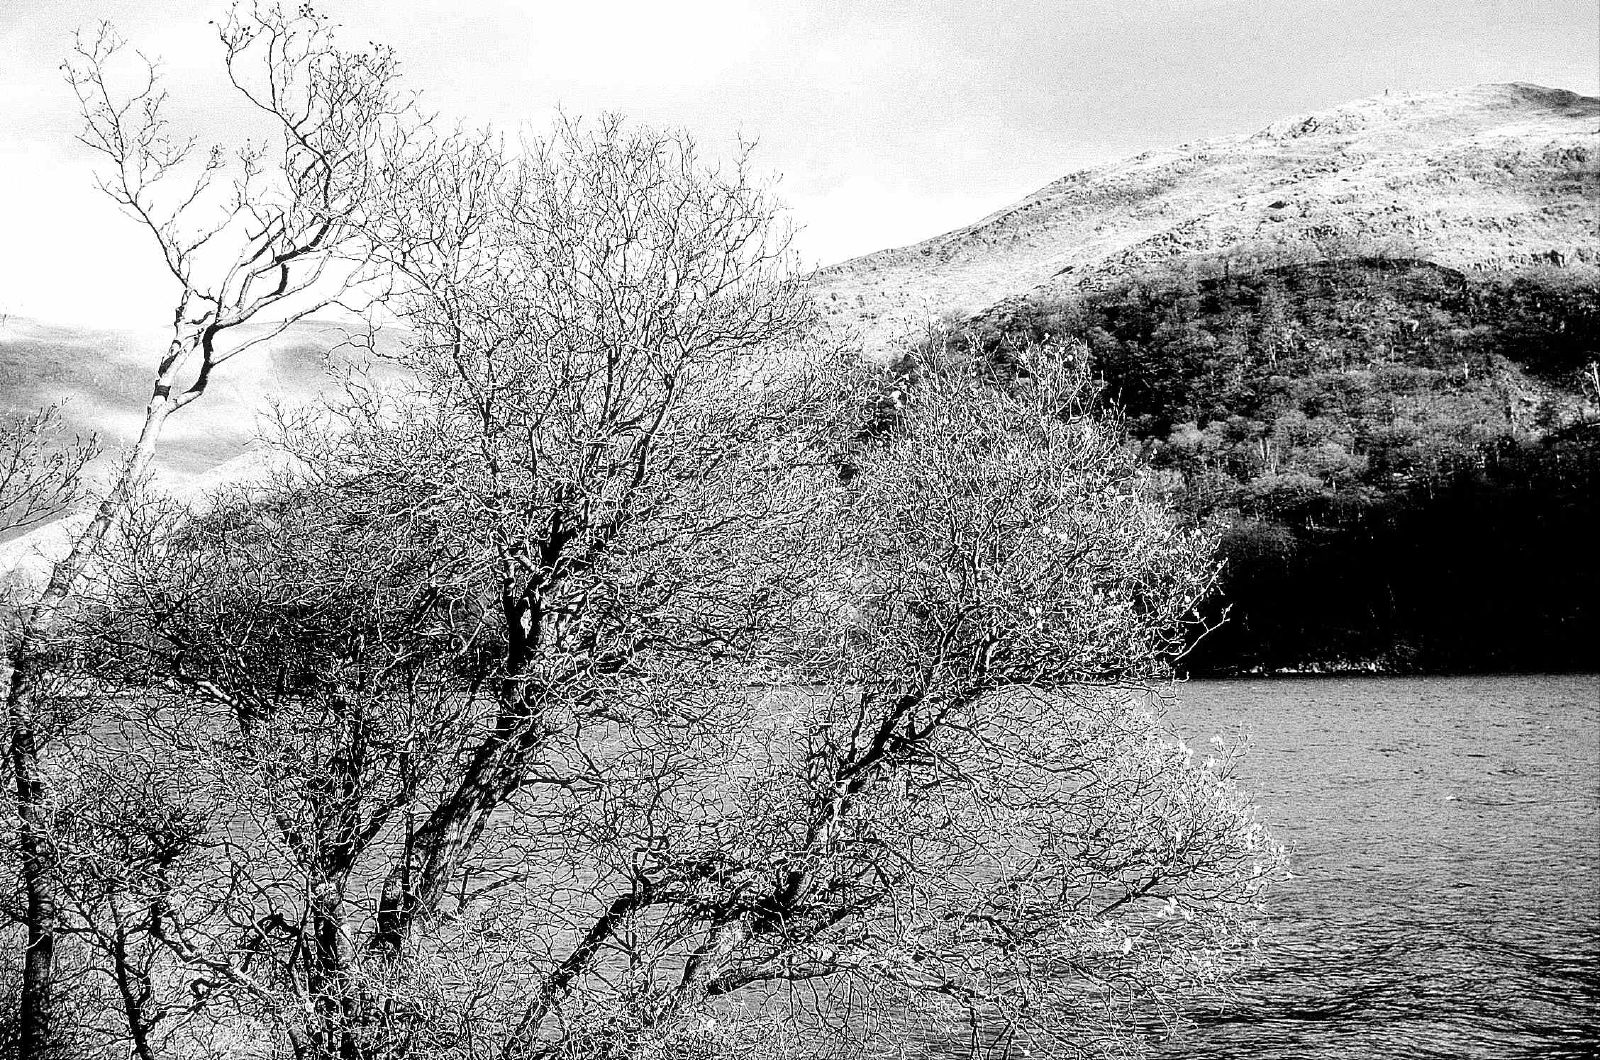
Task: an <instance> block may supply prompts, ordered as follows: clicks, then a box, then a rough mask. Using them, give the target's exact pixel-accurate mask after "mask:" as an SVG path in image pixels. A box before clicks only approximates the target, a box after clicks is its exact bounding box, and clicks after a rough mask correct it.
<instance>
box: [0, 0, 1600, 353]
mask: <svg viewBox="0 0 1600 1060" xmlns="http://www.w3.org/2000/svg"><path fill="white" fill-rule="evenodd" d="M318 6H319V9H321V10H324V11H326V12H327V13H328V14H329V15H330V16H332V17H333V18H334V20H335V21H336V22H338V23H339V25H340V26H341V33H342V39H344V40H346V41H348V42H350V43H352V44H360V43H364V42H366V41H369V40H374V41H380V42H383V43H385V44H388V45H391V46H393V47H394V48H395V49H396V51H397V52H398V54H399V57H400V59H401V62H402V64H403V69H404V74H405V80H406V83H407V84H408V85H409V87H411V88H413V89H415V90H417V91H418V92H420V93H421V96H422V99H423V101H424V104H425V106H427V107H428V108H429V109H431V110H434V111H437V112H438V113H439V114H441V115H442V116H444V117H445V118H447V119H448V120H450V121H452V122H454V121H460V122H462V123H465V124H467V125H471V126H480V125H492V126H495V127H499V128H503V129H508V130H515V129H518V128H521V127H528V128H532V129H533V130H535V131H538V130H540V129H542V128H546V127H548V124H549V122H550V120H551V117H552V116H553V114H554V113H555V108H557V107H560V108H561V109H563V110H564V111H566V112H567V113H569V114H575V115H593V114H597V113H599V112H602V111H618V112H621V113H623V114H625V115H627V116H629V117H631V118H635V119H638V120H640V121H644V122H647V123H650V124H653V125H657V126H666V127H673V128H682V129H686V130H688V131H689V132H691V133H692V134H694V136H695V137H696V139H697V140H698V141H699V143H700V144H701V145H702V147H703V149H704V150H705V151H706V152H707V153H708V154H712V155H715V154H718V153H726V152H727V151H728V150H729V149H730V148H731V147H732V145H733V144H734V142H735V140H736V138H737V137H739V136H744V137H747V138H753V139H755V140H756V141H757V142H758V144H759V146H758V149H757V152H756V156H755V161H756V165H757V167H758V168H759V169H760V170H762V171H764V172H766V173H767V174H770V175H772V176H773V177H775V178H777V179H778V180H779V184H778V191H779V195H780V197H781V198H782V199H783V200H784V201H785V202H786V203H787V205H788V207H789V209H790V211H791V215H792V218H793V220H794V222H795V223H796V224H797V225H798V226H799V228H800V235H799V247H800V251H801V253H802V255H803V258H804V260H805V261H806V263H807V264H808V265H810V264H827V263H831V262H834V261H839V260H843V259H846V258H849V257H853V256H855V255H858V254H863V253H868V252H870V251H873V250H877V249H881V248H884V247H889V246H899V245H904V244H907V243H912V242H916V241H918V240H921V239H924V238H927V237H930V236H933V235H937V234H939V233H940V232H944V231H948V230H950V229H952V228H956V227H960V226H962V225H964V224H967V223H970V222H972V221H975V220H977V219H978V218H980V217H982V216H984V215H986V214H988V213H990V212H992V211H994V210H997V209H999V208H1001V207H1003V206H1005V205H1006V204H1008V203H1010V202H1013V201H1015V200H1016V199H1018V198H1021V197H1022V196H1024V195H1026V194H1027V193H1029V192H1031V191H1033V190H1034V189H1036V188H1038V187H1041V186H1042V185H1044V184H1047V183H1049V182H1050V181H1052V180H1054V179H1056V178H1058V177H1061V176H1063V175H1065V174H1067V173H1069V172H1072V171H1074V170H1077V169H1081V168H1084V167H1085V166H1089V165H1093V164H1096V163H1099V162H1106V161H1111V160H1114V159H1117V158H1121V157H1125V156H1128V155H1133V154H1137V153H1139V152H1141V151H1144V150H1148V149H1151V148H1156V147H1161V146H1166V145H1171V144H1176V143H1184V142H1189V141H1193V140H1199V139H1204V138H1207V137H1213V136H1220V135H1231V134H1237V133H1248V132H1251V131H1254V130H1255V129H1257V128H1260V127H1261V126H1264V125H1266V124H1268V123H1270V122H1273V121H1276V120H1278V119H1280V118H1283V117H1287V116H1289V115H1293V114H1298V113H1303V112H1306V111H1311V110H1317V109H1321V108H1324V107H1328V106H1332V105H1337V104H1339V103H1343V102H1346V101H1348V100H1351V99H1358V98H1362V97H1366V96H1374V95H1381V94H1382V93H1383V92H1384V91H1386V90H1388V91H1394V92H1402V91H1432V90H1440V89H1449V88H1457V87H1465V86H1468V85H1473V84H1479V83H1483V82H1497V81H1529V82H1533V83H1536V84H1541V85H1546V86H1551V87H1557V88H1568V89H1572V90H1574V91H1578V92H1583V93H1585V94H1590V95H1595V94H1600V0H321V2H320V3H319V5H318ZM223 8H224V2H223V0H0V251H3V253H0V317H3V316H4V315H5V314H13V315H16V316H18V317H29V318H34V319H38V320H42V321H46V322H50V323H56V324H63V325H71V326H89V327H123V328H143V327H159V326H161V325H163V324H165V323H166V322H167V321H168V320H170V316H171V311H172V310H171V307H172V303H173V291H172V281H171V280H170V279H168V278H166V277H165V276H164V275H163V274H162V272H161V270H160V268H159V263H158V262H157V260H156V259H155V257H154V249H153V245H151V244H150V243H149V242H148V236H143V235H142V234H141V233H140V232H139V230H138V229H137V228H136V227H135V226H134V225H133V224H132V223H131V222H130V221H128V220H126V219H125V218H122V217H121V216H120V215H118V213H117V212H116V210H115V208H114V207H112V206H111V205H110V204H109V203H108V202H106V201H105V199H104V198H103V196H101V195H100V194H99V193H98V192H97V191H96V190H95V189H94V187H93V183H92V179H91V175H92V171H93V166H94V158H93V156H92V155H91V154H90V152H89V151H88V150H87V149H85V148H84V147H82V146H81V145H79V144H77V143H76V142H75V140H74V136H75V134H76V132H77V129H78V125H79V119H78V116H77V112H76V109H75V108H76V101H75V100H74V98H73V96H72V94H71V92H70V90H69V89H68V88H67V86H66V84H65V83H64V82H63V80H62V78H61V76H60V73H59V69H58V68H59V65H60V62H61V60H62V58H63V57H64V56H65V55H66V54H67V53H68V52H69V51H70V48H71V43H72V34H73V31H74V30H75V29H77V28H79V27H93V26H94V25H96V24H97V23H98V22H99V21H100V20H109V21H110V22H112V23H113V24H114V25H115V26H116V27H117V28H118V30H119V31H120V32H121V33H122V34H123V35H124V36H125V37H127V38H128V39H129V40H130V41H131V42H132V43H133V44H135V45H136V46H137V47H139V48H140V49H142V50H143V51H145V52H146V53H148V54H151V55H153V56H160V57H161V58H162V60H163V63H164V70H165V73H166V76H167V79H168V88H169V91H170V94H171V100H172V107H173V111H172V116H173V119H174V122H175V123H176V124H177V125H179V126H180V127H188V128H191V129H192V130H193V131H194V132H195V134H196V135H198V136H199V137H200V138H201V139H202V141H220V142H222V143H225V144H226V143H231V142H234V137H235V136H236V135H237V132H238V130H239V128H240V127H241V126H240V124H239V123H240V120H241V118H240V115H241V113H242V112H241V111H240V110H238V109H237V107H236V105H235V103H234V102H233V101H232V100H230V99H229V98H228V93H227V91H226V83H225V82H224V81H222V80H221V74H220V61H219V56H220V51H219V48H218V45H217V44H216V41H215V38H214V36H213V32H214V31H213V30H212V28H211V27H210V26H209V25H208V21H209V20H211V19H214V18H217V17H219V15H220V13H221V12H222V10H223Z"/></svg>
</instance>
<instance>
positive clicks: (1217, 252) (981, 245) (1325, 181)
mask: <svg viewBox="0 0 1600 1060" xmlns="http://www.w3.org/2000/svg"><path fill="white" fill-rule="evenodd" d="M1597 130H1600V99H1595V98H1592V97H1586V96H1579V95H1576V94H1574V93H1571V92H1566V91H1562V90H1558V89H1549V88H1540V87H1538V86H1534V85H1524V84H1511V85H1485V86H1479V87H1477V88H1471V89H1464V90H1460V91H1454V92H1445V93H1437V94H1426V95H1396V96H1384V97H1379V98H1376V99H1369V100H1362V101H1359V102H1355V103H1350V104H1347V105H1345V106H1342V107H1338V108H1335V109H1333V110H1330V111H1325V112H1321V113H1318V114H1313V115H1308V116H1302V117H1297V118H1291V119H1287V120H1285V121H1280V122H1277V123H1275V124H1273V125H1271V126H1269V127H1267V128H1265V129H1263V130H1261V131H1259V132H1257V133H1255V134H1253V135H1247V136H1236V137H1230V138H1225V139H1217V140H1210V141H1206V142H1203V143H1196V144H1185V145H1182V146H1179V147H1175V148H1171V149H1168V150H1162V151H1154V152H1150V153H1147V154H1144V155H1140V156H1138V157H1137V158H1133V159H1129V160H1127V161H1124V162H1117V163H1113V164H1110V165H1105V166H1100V167H1096V168H1093V169H1087V170H1084V171H1082V172H1079V173H1074V174H1071V175H1069V176H1066V177H1063V178H1062V179H1061V180H1058V181H1056V182H1054V183H1052V184H1050V185H1047V186H1046V187H1044V188H1041V189H1039V190H1038V191H1037V192H1035V193H1033V194H1032V195H1029V196H1027V197H1026V198H1024V199H1023V200H1022V201H1020V202H1018V203H1016V204H1014V205H1013V206H1010V207H1008V208H1006V209H1004V210H1001V211H1000V212H998V213H995V214H992V215H990V216H989V217H986V218H983V219H982V220H980V221H978V222H976V223H975V224H972V225H969V226H967V227H965V228H960V229H957V230H955V231H953V232H948V233H946V234H944V235H941V236H937V237H935V238H933V239H929V240H926V241H924V242H922V243H917V244H914V245H912V246H909V247H901V248H898V249H894V250H885V251H880V252H878V253H875V254H869V255H866V256H865V257H861V258H856V259H854V260H852V261H848V262H845V263H843V264H841V265H836V266H833V267H831V268H828V269H824V270H822V272H821V273H819V275H818V281H819V284H820V286H821V288H822V290H823V292H824V297H825V299H826V300H827V301H828V303H829V307H830V309H831V311H832V313H833V316H834V319H836V320H839V321H840V322H843V323H852V324H859V325H861V326H862V327H863V328H864V330H865V331H866V333H867V335H868V340H869V345H871V346H874V347H876V348H878V349H880V350H881V349H882V348H883V347H884V346H885V345H886V344H892V343H894V342H895V341H897V340H902V341H903V340H904V338H905V337H907V336H908V335H914V334H916V333H918V332H919V331H921V330H922V328H923V327H924V326H925V324H926V322H927V320H928V319H929V318H930V317H944V316H949V315H951V314H954V315H957V316H965V315H970V314H972V313H976V312H979V311H982V310H985V309H987V308H989V307H991V306H993V305H994V304H995V303H997V302H1002V301H1005V300H1013V299H1021V298H1027V297H1034V298H1060V297H1063V296H1066V295H1068V294H1071V293H1072V292H1074V291H1078V290H1083V289H1094V288H1096V287H1100V286H1103V285H1106V284H1110V283H1115V282H1117V281H1118V280H1120V279H1123V278H1126V277H1128V276H1129V275H1136V274H1138V273H1140V272H1143V271H1145V270H1147V269H1149V268H1151V267H1155V266H1165V265H1166V264H1167V263H1169V262H1172V261H1173V260H1182V259H1190V260H1201V261H1204V260H1208V259H1209V260H1211V261H1214V262H1219V263H1222V262H1236V263H1238V264H1239V266H1240V267H1245V268H1249V267H1254V266H1259V265H1267V266H1274V265H1280V264H1285V263H1292V262H1299V261H1307V260H1318V259H1322V258H1329V257H1335V258H1337V257H1352V256H1374V255H1387V256H1395V257H1409V258H1424V259H1427V260H1429V261H1433V262H1435V263H1437V264H1440V265H1444V266H1447V267H1450V268H1455V269H1461V270H1468V271H1471V270H1515V269H1521V268H1526V267H1529V266H1534V265H1553V266H1557V267H1565V268H1568V269H1575V270H1580V271H1587V270H1590V269H1593V268H1596V267H1600V135H1597Z"/></svg>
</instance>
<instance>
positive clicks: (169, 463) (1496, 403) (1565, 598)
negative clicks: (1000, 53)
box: [0, 84, 1600, 673]
mask: <svg viewBox="0 0 1600 1060" xmlns="http://www.w3.org/2000/svg"><path fill="white" fill-rule="evenodd" d="M815 283H816V289H817V292H818V294H819V296H820V298H821V300H822V304H823V306H824V309H825V311H826V313H827V315H828V317H829V319H831V320H832V321H834V322H835V323H837V324H840V325H844V326H845V327H847V328H855V329H858V330H859V332H860V335H861V337H862V340H863V342H864V344H865V349H866V352H867V354H868V355H869V356H873V357H877V358H880V359H887V358H891V357H894V356H896V355H897V354H900V353H903V352H905V351H906V350H908V349H911V348H913V347H914V346H915V344H916V343H917V342H919V341H925V339H926V336H927V331H928V329H927V326H928V323H929V320H930V319H934V318H938V319H943V320H946V321H955V322H957V323H959V324H960V325H961V326H960V327H959V328H957V329H956V330H955V331H954V332H951V333H949V337H948V338H947V339H945V340H944V341H951V342H955V343H958V344H963V345H970V346H975V347H976V348H978V349H980V350H981V352H983V353H984V354H985V355H989V356H996V355H1003V354H1004V351H1005V349H1006V348H1007V347H1008V346H1010V345H1013V344H1017V343H1021V342H1024V341H1027V340H1028V339H1036V338H1040V337H1043V336H1045V335H1049V336H1052V337H1055V338H1060V337H1063V336H1066V337H1070V338H1073V339H1076V340H1078V341H1081V342H1082V343H1084V344H1085V345H1086V346H1087V347H1088V348H1089V351H1090V356H1091V360H1092V366H1093V370H1094V371H1095V373H1096V374H1097V375H1098V376H1099V377H1101V378H1103V379H1104V380H1105V384H1106V390H1105V395H1106V402H1107V407H1108V408H1115V409H1116V410H1118V412H1119V413H1122V414H1126V416H1127V418H1128V425H1129V428H1130V431H1131V433H1132V434H1133V435H1134V437H1135V438H1136V439H1137V440H1138V442H1139V443H1140V444H1141V445H1142V446H1143V448H1144V451H1145V455H1146V458H1147V459H1148V461H1149V464H1150V466H1151V467H1152V469H1153V470H1154V472H1155V473H1157V474H1158V475H1160V476H1162V477H1163V480H1164V481H1165V482H1166V483H1167V490H1168V493H1169V496H1170V498H1171V500H1172V503H1173V504H1174V505H1175V506H1176V507H1177V508H1178V509H1179V510H1181V511H1182V512H1183V513H1184V514H1185V515H1186V516H1187V517H1188V518H1191V519H1193V520H1195V521H1197V522H1209V523H1211V524H1213V525H1215V526H1217V527H1218V529H1219V533H1221V535H1222V541H1223V553H1224V556H1225V558H1226V560H1227V573H1226V575H1225V583H1224V595H1222V596H1219V597H1218V598H1216V599H1215V600H1213V601H1212V602H1211V603H1210V604H1209V605H1208V609H1209V612H1210V617H1211V618H1213V619H1220V618H1221V617H1222V615H1223V613H1224V611H1229V621H1228V622H1227V624H1226V625H1225V626H1223V628H1222V629H1221V630H1220V631H1219V632H1217V633H1215V634H1213V635H1211V636H1209V637H1207V638H1206V639H1205V640H1204V642H1203V643H1202V644H1201V645H1200V646H1199V647H1198V648H1197V650H1196V652H1195V653H1194V655H1193V656H1192V657H1191V662H1192V664H1193V665H1194V666H1195V667H1196V668H1198V669H1201V670H1205V671H1208V672H1221V673H1229V672H1238V671H1239V670H1244V669H1253V670H1277V669H1317V668H1338V667H1352V666H1353V667H1363V668H1382V669H1456V670H1459V669H1473V668H1491V669H1537V668H1570V667H1572V666H1585V665H1590V666H1592V647H1591V646H1592V644H1593V643H1594V642H1595V640H1596V638H1597V637H1600V618H1597V611H1596V607H1595V604H1594V601H1595V600H1596V599H1597V598H1600V558H1597V554H1596V552H1595V550H1594V549H1593V548H1592V547H1591V546H1589V545H1588V539H1589V537H1590V536H1591V534H1592V527H1593V526H1595V525H1597V524H1600V509H1597V504H1600V499H1597V498H1600V99H1595V98H1590V97H1584V96H1578V95H1575V94H1573V93H1571V92H1564V91H1560V90H1556V89H1546V88H1539V87H1536V86H1532V85H1523V84H1513V85H1490V86H1480V87H1478V88H1473V89H1466V90H1462V91H1457V92H1448V93H1437V94H1429V95H1410V96H1393V97H1387V96H1386V97H1382V98H1377V99H1370V100H1364V101H1359V102H1355V103H1351V104H1347V105H1345V106H1342V107H1338V108H1335V109H1333V110H1330V111H1327V112H1323V113H1318V114H1315V115H1310V116H1304V117H1298V118H1293V119H1288V120H1285V121H1281V122H1277V123H1275V124H1273V125H1271V126H1269V127H1268V128H1266V129H1263V130H1261V131H1260V132H1258V133H1255V134H1253V135H1248V136H1238V137H1231V138H1226V139H1220V140H1212V141H1208V142H1205V143H1200V144H1189V145H1183V146H1180V147H1176V148H1172V149H1170V150H1164V151H1158V152H1151V153H1148V154H1145V155H1141V156H1139V157H1138V158H1133V159H1130V160H1127V161H1124V162H1119V163H1115V164H1111V165H1106V166H1100V167H1097V168H1094V169H1089V170H1085V171H1083V172H1080V173H1075V174H1072V175H1069V176H1067V177H1064V178H1063V179H1061V180H1058V181H1056V182H1054V183H1052V184H1050V185H1048V186H1047V187H1045V188H1042V189H1040V190H1039V191H1037V192H1035V193H1034V194H1033V195H1030V196H1028V197H1026V198H1025V199H1023V200H1022V201H1021V202H1019V203H1017V204H1015V205H1014V206H1012V207H1010V208H1008V209H1006V210H1002V211H1000V212H998V213H996V214H993V215H991V216H989V217H987V218H984V219H982V220H980V221H978V222H976V223H975V224H972V225H969V226H967V227H965V228H961V229H958V230H956V231H953V232H949V233H946V234H944V235H941V236H938V237H935V238H933V239H929V240H927V241H924V242H922V243H919V244H915V245H913V246H910V247H903V248H898V249H893V250H885V251H881V252H878V253H875V254H870V255H867V256H865V257H862V258H857V259H855V260H853V261H849V262H845V263H843V264H840V265H836V266H833V267H831V268H828V269H824V270H821V271H820V272H819V273H818V274H817V275H816V277H815ZM341 338H342V336H341V334H340V333H339V331H338V329H335V328H330V327H312V326H307V327H300V328H297V329H295V330H293V331H291V332H290V333H288V334H286V335H284V336H282V337H280V338H279V339H277V340H275V341H274V343H273V344H271V345H270V346H269V347H268V348H267V349H266V350H265V351H257V354H258V355H253V356H252V357H250V358H249V359H248V360H247V361H245V362H242V363H240V364H238V365H234V366H230V367H229V369H228V370H227V371H224V372H223V373H221V374H220V375H219V377H218V380H217V382H216V383H215V384H214V386H213V393H211V394H209V395H208V396H207V399H206V400H205V401H204V402H202V403H199V404H197V405H196V406H194V407H193V408H191V409H190V410H187V411H185V412H184V413H183V414H181V415H180V416H179V417H178V418H177V419H176V420H174V421H173V423H172V424H171V426H170V428H169V436H168V443H167V444H166V445H165V447H164V451H163V456H162V474H163V476H164V477H165V478H166V480H167V481H168V482H169V483H170V484H174V485H178V486H180V487H181V486H184V485H185V484H187V488H189V489H202V488H204V487H205V486H206V485H207V484H208V483H215V482H218V481H224V480H227V479H229V478H233V477H237V476H238V475H239V474H244V473H248V470H247V468H248V465H249V462H250V460H251V459H252V458H251V457H249V456H248V455H241V454H246V450H247V448H248V446H249V443H250V440H251V438H252V437H253V435H254V433H255V431H256V429H257V426H258V424H259V423H260V420H261V416H262V414H263V413H264V411H265V410H266V407H267V405H268V403H269V401H272V400H278V401H287V402H289V403H294V402H297V401H302V400H309V399H312V398H313V397H314V396H315V395H316V393H317V392H318V391H319V390H320V388H321V387H323V386H324V385H325V379H326V377H325V375H324V374H323V371H322V367H321V366H322V363H323V360H324V357H325V351H327V350H329V349H330V348H332V347H335V346H337V345H338V344H339V342H340V340H341ZM160 342H161V337H160V336H158V335H149V336H145V335H128V334H113V333H84V332H73V331H70V330H66V329H56V328H48V327H43V326H40V325H36V324H31V323H29V322H27V321H17V320H10V321H3V322H0V406H4V409H3V410H6V411H9V410H20V409H26V408H29V407H34V406H37V405H38V404H40V403H44V402H53V401H59V400H62V399H66V400H67V402H68V404H67V406H66V408H67V417H68V420H69V422H70V423H71V424H73V425H74V426H75V427H77V428H78V429H81V430H89V429H94V430H97V431H98V432H100V434H101V435H102V437H104V438H105V439H106V440H107V442H108V443H110V444H111V445H112V446H115V445H117V444H119V443H121V442H124V441H126V440H127V439H128V438H129V437H131V431H132V429H133V427H134V426H135V425H136V423H137V419H138V416H139V412H140V407H141V404H142V402H143V400H144V398H145V396H146V386H147V379H146V375H147V373H148V371H149V369H148V367H147V363H148V358H149V356H150V353H151V351H153V350H155V349H158V348H159V344H160ZM261 353H264V354H265V355H264V356H262V355H259V354H261ZM52 534H54V535H56V537H59V535H60V530H59V528H57V529H55V530H51V529H50V528H46V529H44V530H41V531H37V532H35V533H34V534H32V535H30V536H29V537H28V538H27V539H24V540H18V541H13V542H11V543H9V544H3V543H0V569H4V568H5V567H6V566H8V565H10V564H13V563H15V562H16V561H17V559H18V557H21V556H26V555H35V556H36V555H37V553H38V551H39V550H40V548H43V549H44V550H45V551H48V550H49V541H50V539H51V535H52ZM1229 609H1231V610H1229ZM1507 616H1514V617H1515V621H1513V622H1511V623H1509V624H1508V623H1507V622H1506V617H1507Z"/></svg>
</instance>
